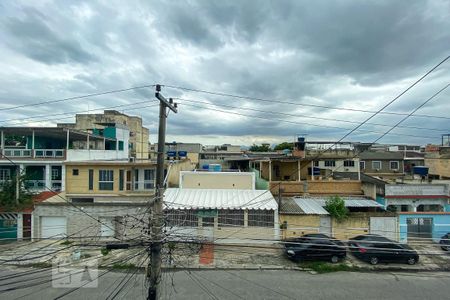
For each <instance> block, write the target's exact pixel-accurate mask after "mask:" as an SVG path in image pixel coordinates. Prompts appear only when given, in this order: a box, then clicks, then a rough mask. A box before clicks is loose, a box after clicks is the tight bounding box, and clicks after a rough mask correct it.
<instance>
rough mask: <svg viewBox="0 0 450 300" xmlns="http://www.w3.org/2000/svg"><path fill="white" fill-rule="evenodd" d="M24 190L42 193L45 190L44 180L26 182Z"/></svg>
mask: <svg viewBox="0 0 450 300" xmlns="http://www.w3.org/2000/svg"><path fill="white" fill-rule="evenodd" d="M25 188H26V189H28V190H30V191H42V190H45V189H46V185H45V180H26V181H25Z"/></svg>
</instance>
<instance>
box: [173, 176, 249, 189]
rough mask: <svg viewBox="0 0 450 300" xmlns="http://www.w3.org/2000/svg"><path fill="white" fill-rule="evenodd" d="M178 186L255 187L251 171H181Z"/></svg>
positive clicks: (213, 187) (204, 187)
mask: <svg viewBox="0 0 450 300" xmlns="http://www.w3.org/2000/svg"><path fill="white" fill-rule="evenodd" d="M180 188H192V189H194V188H195V189H242V190H254V189H255V173H253V172H181V173H180Z"/></svg>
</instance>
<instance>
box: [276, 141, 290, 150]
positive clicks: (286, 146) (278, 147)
mask: <svg viewBox="0 0 450 300" xmlns="http://www.w3.org/2000/svg"><path fill="white" fill-rule="evenodd" d="M285 149H288V150H293V149H294V144H293V143H288V142H284V143H281V144H278V145H276V146H275V148H274V149H273V150H276V151H277V150H285Z"/></svg>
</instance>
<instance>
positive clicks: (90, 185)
mask: <svg viewBox="0 0 450 300" xmlns="http://www.w3.org/2000/svg"><path fill="white" fill-rule="evenodd" d="M93 189H94V170H92V169H89V190H90V191H92V190H93Z"/></svg>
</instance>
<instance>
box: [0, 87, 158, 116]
mask: <svg viewBox="0 0 450 300" xmlns="http://www.w3.org/2000/svg"><path fill="white" fill-rule="evenodd" d="M154 86H155V85H154V84H151V85H141V86H134V87H130V88H125V89H118V90H110V91H105V92H99V93H92V94H86V95H81V96H74V97H68V98H62V99H56V100H46V101H41V102H36V103H29V104H22V105H17V106H12V107H4V108H0V111H5V110H14V109H18V108H23V107H30V106H39V105H43V104H51V103H59V102H65V101H70V100H76V99H83V98H89V97H96V96H102V95H108V94H116V93H122V92H126V91H131V90H137V89H144V88H150V87H154Z"/></svg>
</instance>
